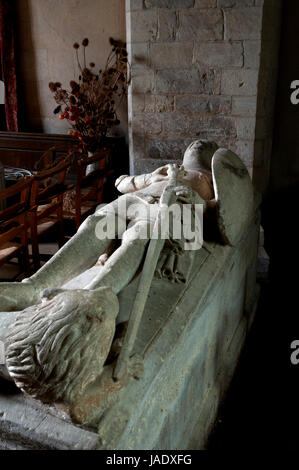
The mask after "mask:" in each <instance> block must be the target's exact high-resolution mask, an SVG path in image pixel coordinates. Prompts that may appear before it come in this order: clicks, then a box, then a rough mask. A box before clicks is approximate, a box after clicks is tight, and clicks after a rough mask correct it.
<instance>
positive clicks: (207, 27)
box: [126, 0, 281, 190]
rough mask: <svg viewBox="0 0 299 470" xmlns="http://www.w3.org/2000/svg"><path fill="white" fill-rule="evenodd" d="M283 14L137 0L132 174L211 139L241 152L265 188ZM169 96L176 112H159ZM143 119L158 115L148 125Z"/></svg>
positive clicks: (210, 1) (207, 1)
mask: <svg viewBox="0 0 299 470" xmlns="http://www.w3.org/2000/svg"><path fill="white" fill-rule="evenodd" d="M280 8H281V1H280V0H278V1H277V2H273V1H271V0H238V1H235V0H193V1H191V0H177V1H170V0H161V1H158V0H155V1H154V0H145V1H144V2H142V1H136V0H135V1H130V0H127V8H126V10H127V42H128V49H129V59H130V62H131V64H132V70H133V73H132V84H131V87H130V90H129V121H130V126H129V140H130V148H131V152H130V154H131V172H132V173H136V172H140V171H144V170H145V169H146V168H148V167H149V166H150V165H151V163H149V162H147V160H151V159H157V160H158V161H157V167H158V166H159V165H160V160H162V159H163V158H168V159H170V160H175V159H180V158H181V157H182V154H183V151H184V149H185V145H186V142H187V143H190V142H191V141H192V140H194V138H205V139H209V140H217V142H218V143H219V145H220V146H223V147H227V148H231V149H232V150H233V151H235V152H237V153H238V155H239V156H240V157H241V158H242V159H243V162H244V163H245V164H246V166H247V168H248V169H249V171H250V173H251V174H253V180H254V183H255V185H256V187H257V188H258V189H260V190H263V189H264V188H265V186H266V185H267V175H268V171H269V161H270V155H271V132H272V120H273V114H274V113H273V105H274V101H275V86H276V70H277V63H278V58H277V56H278V45H279V31H280V23H279V19H280V15H281V9H280ZM163 97H164V99H165V101H167V102H168V103H171V105H169V106H162V107H159V106H158V105H156V104H155V102H156V100H157V99H158V100H163ZM146 103H147V104H146ZM140 111H141V112H142V113H144V114H147V113H149V114H150V116H149V119H146V118H145V117H144V116H143V118H142V119H143V122H145V125H143V124H142V123H141V116H140V114H139V112H140ZM215 115H217V117H218V119H217V121H214V120H213V119H211V118H213V117H214V116H215ZM228 118H229V119H230V120H231V121H230V123H231V124H230V132H227V120H228ZM240 118H242V120H240ZM259 118H261V119H259ZM171 121H174V124H173V125H169V122H171ZM179 123H180V124H179ZM265 123H266V131H265V132H263V133H262V132H261V131H262V130H263V126H264V124H265ZM170 131H171V132H170ZM174 134H175V135H174ZM174 138H175V143H174ZM161 148H163V152H162V151H160V149H161ZM162 155H163V157H162ZM143 165H144V166H143Z"/></svg>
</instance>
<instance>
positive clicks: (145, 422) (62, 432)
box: [0, 213, 259, 450]
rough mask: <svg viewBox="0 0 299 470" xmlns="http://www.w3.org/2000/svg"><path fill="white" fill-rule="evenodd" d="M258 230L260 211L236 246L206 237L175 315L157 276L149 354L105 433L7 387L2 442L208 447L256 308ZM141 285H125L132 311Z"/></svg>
mask: <svg viewBox="0 0 299 470" xmlns="http://www.w3.org/2000/svg"><path fill="white" fill-rule="evenodd" d="M258 233H259V216H258V214H257V213H256V214H255V215H254V218H253V220H252V222H251V225H250V228H249V229H248V230H247V231H246V232H245V233H244V237H243V239H242V240H241V241H240V243H238V245H237V246H236V247H229V246H220V245H215V244H212V243H205V244H204V246H203V248H202V249H201V250H199V251H198V252H197V254H196V258H195V259H194V262H193V265H192V271H191V274H190V278H191V281H190V282H189V283H188V284H187V285H186V286H184V285H181V286H180V287H179V288H178V291H177V296H176V297H175V298H173V302H172V306H171V309H170V311H169V310H168V312H169V314H168V316H167V317H161V315H160V312H161V301H162V302H163V298H162V296H161V294H159V291H160V290H162V292H163V293H164V294H165V291H166V290H167V289H169V288H170V285H169V283H167V281H166V280H158V279H154V281H153V285H152V287H151V291H150V294H149V299H148V303H147V307H146V311H145V316H144V320H145V321H144V322H143V323H142V324H141V325H140V329H139V331H138V337H137V342H136V345H135V348H134V353H137V354H141V355H143V356H144V376H143V378H142V380H140V381H133V382H131V383H129V385H128V387H127V388H126V389H124V390H123V391H122V394H121V395H120V396H119V399H118V401H117V403H115V404H114V405H112V406H111V407H110V409H108V410H107V412H106V413H105V414H104V415H103V417H102V419H101V421H100V424H99V429H98V431H99V438H100V440H99V441H98V440H97V439H98V436H97V434H95V433H90V431H88V430H84V429H81V428H78V427H76V426H74V425H71V424H70V422H69V421H68V420H67V419H66V418H65V416H64V415H63V414H62V413H61V412H58V411H56V410H55V409H53V408H52V409H49V408H48V407H47V406H45V405H41V404H39V403H37V402H36V401H34V400H32V399H31V398H28V397H24V396H20V395H17V394H16V395H15V396H14V395H10V396H9V397H7V395H5V394H4V393H2V395H1V396H0V412H1V417H0V429H1V431H2V434H1V436H2V443H1V446H2V448H28V447H29V448H58V449H62V448H63V449H72V448H84V449H85V448H95V447H96V448H99V449H128V450H132V449H161V450H165V449H198V448H204V447H205V445H206V441H207V438H208V435H209V432H210V430H211V427H212V425H213V423H214V420H215V417H216V415H217V410H218V406H219V404H220V401H221V399H222V398H223V395H224V393H225V391H226V389H227V387H228V385H229V382H230V379H231V377H232V374H233V371H234V368H235V366H236V363H237V361H238V356H239V353H240V351H241V348H242V345H243V343H244V340H245V338H246V334H247V332H248V329H249V328H250V325H251V323H252V320H253V317H254V310H255V303H256V300H257V293H258V291H257V286H256V280H255V279H256V255H257V245H258ZM137 285H138V278H136V279H135V281H134V282H132V283H131V284H130V285H129V286H128V287H127V288H126V289H125V290H124V292H122V293H121V296H125V297H126V304H125V306H126V308H125V310H127V308H129V304H128V302H130V299H131V301H133V299H134V296H135V293H136V288H137ZM161 298H162V300H161ZM165 298H168V296H167V295H165ZM198 299H200V300H198ZM120 300H121V299H120ZM120 304H122V302H120ZM166 309H169V302H168V304H167V305H166V306H165V311H166ZM126 316H127V311H124V310H121V311H120V312H119V317H120V320H121V317H123V318H126ZM153 333H155V334H153ZM30 446H31V447H30Z"/></svg>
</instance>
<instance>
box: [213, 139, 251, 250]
mask: <svg viewBox="0 0 299 470" xmlns="http://www.w3.org/2000/svg"><path fill="white" fill-rule="evenodd" d="M212 174H213V184H214V191H215V198H216V203H217V217H218V226H219V229H220V232H221V235H222V236H223V239H224V242H225V243H227V244H229V245H232V246H233V245H236V244H237V243H238V242H239V241H240V240H241V238H243V236H244V235H245V233H246V230H247V227H248V225H249V223H250V221H251V220H252V217H253V208H254V189H253V186H252V182H251V178H250V176H249V173H248V171H247V168H246V166H245V165H244V163H243V162H242V161H241V159H240V158H239V157H238V156H237V155H236V154H235V153H233V152H232V151H231V150H227V149H224V148H220V149H218V150H217V151H216V152H215V154H214V156H213V159H212Z"/></svg>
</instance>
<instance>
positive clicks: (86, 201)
mask: <svg viewBox="0 0 299 470" xmlns="http://www.w3.org/2000/svg"><path fill="white" fill-rule="evenodd" d="M108 156H109V150H108V149H106V148H103V149H102V150H101V151H100V152H98V153H97V154H95V155H94V156H92V157H84V158H81V159H80V160H78V162H77V176H76V188H75V196H74V199H75V201H74V206H75V207H74V211H73V212H70V211H66V212H65V213H64V216H65V217H66V218H67V219H73V220H74V222H75V226H76V230H78V228H79V227H80V225H81V223H82V222H83V220H84V219H85V218H86V217H87V216H88V215H89V214H90V213H92V212H93V211H94V209H95V207H96V206H97V205H98V204H100V203H101V202H102V200H103V189H104V182H105V178H106V177H107V176H108V175H110V174H111V173H112V170H107V168H106V162H107V158H108ZM89 165H91V166H94V167H95V169H93V170H92V171H90V172H89V173H88V174H86V169H87V167H88V166H89Z"/></svg>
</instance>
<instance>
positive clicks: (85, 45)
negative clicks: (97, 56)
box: [82, 38, 89, 47]
mask: <svg viewBox="0 0 299 470" xmlns="http://www.w3.org/2000/svg"><path fill="white" fill-rule="evenodd" d="M88 44H89V39H88V38H85V39H83V41H82V46H84V47H87V46H88Z"/></svg>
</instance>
